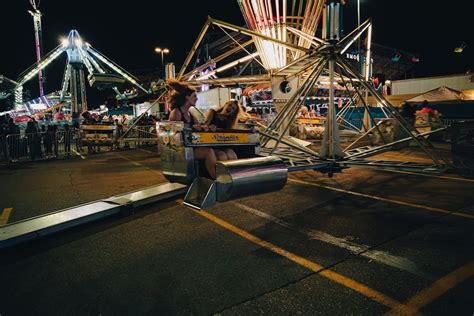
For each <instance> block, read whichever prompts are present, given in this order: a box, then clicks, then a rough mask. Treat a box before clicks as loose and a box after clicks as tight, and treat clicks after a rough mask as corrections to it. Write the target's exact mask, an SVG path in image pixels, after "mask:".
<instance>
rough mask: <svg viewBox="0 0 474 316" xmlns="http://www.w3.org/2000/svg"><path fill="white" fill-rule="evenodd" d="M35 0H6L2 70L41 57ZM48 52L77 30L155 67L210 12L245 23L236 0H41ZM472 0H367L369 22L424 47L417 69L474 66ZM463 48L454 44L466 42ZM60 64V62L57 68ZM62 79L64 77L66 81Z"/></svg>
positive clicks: (385, 39) (348, 14) (407, 44)
mask: <svg viewBox="0 0 474 316" xmlns="http://www.w3.org/2000/svg"><path fill="white" fill-rule="evenodd" d="M346 2H347V4H346V6H345V7H344V13H345V21H344V22H345V23H344V29H345V31H346V33H348V32H349V31H350V30H351V29H352V28H353V27H354V26H356V23H357V10H356V4H357V1H356V0H347V1H346ZM28 9H30V4H29V1H28V0H2V1H0V35H1V37H0V38H1V47H0V48H1V49H0V56H1V58H0V74H3V75H5V76H7V77H10V78H12V79H16V78H17V76H18V75H19V74H20V73H21V72H22V71H23V70H25V69H26V68H27V67H28V66H30V65H31V64H32V63H34V61H35V51H34V33H33V22H32V18H31V16H30V15H29V14H28V13H27V10H28ZM40 9H41V11H42V12H43V19H42V22H43V41H44V52H45V53H46V52H48V51H50V50H52V49H53V48H54V47H56V46H57V45H58V44H59V38H60V37H62V36H63V37H64V36H67V34H68V32H69V30H71V29H77V30H78V31H79V33H80V34H81V35H82V37H83V38H84V39H85V40H86V41H87V42H89V43H91V44H92V46H94V47H95V48H96V49H98V50H99V51H101V52H102V53H103V54H105V55H106V56H108V57H109V58H111V59H112V60H114V61H115V62H117V63H118V64H119V65H121V66H123V67H124V68H125V69H127V70H129V71H135V70H143V69H153V68H156V67H158V66H159V64H160V62H161V57H160V56H158V55H157V54H156V53H154V51H153V49H154V47H155V46H161V47H167V48H169V49H170V50H171V54H169V55H168V56H165V59H166V60H165V61H174V62H175V63H176V64H177V65H179V64H181V63H182V62H183V61H184V58H185V56H186V54H187V51H188V50H189V49H190V48H191V47H192V45H193V43H194V41H195V39H196V37H197V35H198V33H199V31H200V30H201V28H202V26H203V24H204V22H205V20H206V18H207V16H208V15H210V16H212V17H214V18H216V19H219V20H223V21H227V22H229V23H233V24H236V25H243V23H244V20H243V18H242V16H241V13H240V10H239V7H238V4H237V1H236V0H220V1H217V0H202V1H192V0H186V1H178V0H167V1H164V0H154V1H150V0H133V1H130V0H128V1H127V0H120V1H119V0H117V1H109V0H78V1H67V0H41V3H40ZM471 15H472V14H471V13H470V9H469V7H468V1H467V0H465V1H452V2H451V3H448V4H447V5H446V4H443V5H440V3H439V2H438V1H426V0H411V1H408V0H397V1H393V0H392V1H387V0H361V18H362V21H363V20H365V19H367V18H369V17H371V18H372V19H373V26H374V38H373V41H374V42H375V43H378V44H382V45H385V46H389V47H393V48H396V49H401V50H406V51H410V52H415V53H418V54H419V56H420V58H421V62H420V63H419V64H418V65H417V66H416V69H415V75H416V76H436V75H444V74H457V73H463V72H464V71H466V69H467V68H470V67H472V66H473V64H472V61H473V59H474V35H473V34H474V32H473V31H472V27H471V24H472V22H469V21H470V20H471V19H472V18H471ZM462 41H464V42H466V43H467V45H468V46H467V48H466V49H465V51H464V52H463V53H462V54H455V53H454V52H453V49H454V47H455V46H456V45H458V44H459V43H460V42H462ZM59 64H61V65H60V66H55V68H56V69H59V70H58V71H56V72H55V73H53V74H52V73H51V71H48V70H47V71H48V72H49V74H48V79H49V80H48V81H49V82H48V84H49V85H50V89H48V90H56V87H51V85H53V81H55V80H60V78H61V76H62V70H63V67H64V64H63V63H59ZM53 69H54V68H53ZM58 85H59V83H58Z"/></svg>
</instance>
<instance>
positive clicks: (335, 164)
mask: <svg viewBox="0 0 474 316" xmlns="http://www.w3.org/2000/svg"><path fill="white" fill-rule="evenodd" d="M330 2H331V3H336V4H337V3H338V2H339V1H330ZM330 9H331V8H330V5H327V6H326V10H330ZM336 14H337V12H336V13H333V14H332V16H331V14H329V15H325V17H326V19H327V18H329V19H331V18H332V19H334V16H335V15H336ZM325 22H326V23H325V25H326V24H329V25H334V23H336V22H335V21H325ZM211 25H215V26H218V27H220V28H221V29H228V30H231V31H235V32H238V33H241V34H245V35H248V36H251V37H253V38H255V37H256V38H259V39H262V40H266V41H269V42H271V43H273V44H275V45H281V46H283V47H286V48H288V49H290V50H293V51H298V52H303V55H302V56H301V57H300V58H298V59H296V60H294V61H293V62H291V63H290V64H288V65H287V66H286V67H283V68H281V69H278V70H276V71H270V72H269V73H268V74H266V75H256V76H243V77H227V78H217V79H205V77H201V78H198V79H195V80H190V78H192V76H193V75H194V76H195V75H196V73H198V71H199V69H200V68H199V67H198V68H196V69H194V70H192V71H190V72H188V73H185V71H186V69H187V67H188V65H189V63H190V61H191V59H192V57H193V55H194V53H195V51H196V50H197V48H198V46H199V45H200V43H201V41H202V39H203V38H204V35H205V33H206V32H207V30H208V29H209V26H211ZM324 31H325V32H328V34H329V33H331V32H333V30H330V29H327V28H326V29H325V30H324ZM299 32H300V33H301V31H299ZM295 33H296V32H295ZM364 33H367V36H368V38H369V39H368V43H369V45H368V49H367V55H366V60H368V61H370V60H371V50H370V42H371V34H372V23H371V21H370V19H369V20H367V21H365V22H364V23H362V24H361V25H360V26H359V27H357V28H356V29H354V30H353V31H352V32H350V33H349V34H348V35H347V36H345V37H344V38H342V39H340V38H339V37H338V36H334V34H333V33H331V34H332V35H330V36H329V38H330V39H329V40H326V39H319V38H317V37H314V36H310V35H307V34H306V35H303V34H301V35H303V36H306V38H307V39H308V40H310V41H311V45H312V47H310V48H309V49H307V48H304V47H300V46H297V45H293V44H291V43H285V42H282V41H280V40H278V39H274V38H272V37H269V36H265V35H262V34H259V33H257V32H254V31H252V30H249V29H246V28H243V27H239V26H236V25H232V24H229V23H226V22H223V21H219V20H216V19H213V18H211V17H209V18H208V20H207V22H206V23H205V25H204V27H203V29H202V30H201V32H200V34H199V36H198V38H197V40H196V41H195V43H194V45H193V47H192V49H191V51H190V53H189V54H188V56H187V58H186V60H185V62H184V64H183V67H182V68H181V70H180V72H179V74H178V76H177V79H180V80H188V81H189V83H191V84H195V85H199V84H221V85H229V84H236V83H255V82H262V81H267V82H268V81H272V80H274V79H275V78H280V80H287V81H288V80H289V79H291V78H294V77H298V78H300V80H299V81H300V83H299V86H298V87H297V89H296V91H294V92H293V93H292V94H291V96H289V99H288V101H287V102H286V103H285V105H284V106H283V107H282V109H281V110H280V111H278V114H277V116H276V117H275V119H274V120H273V121H272V122H271V123H270V124H269V125H268V126H265V127H264V130H263V131H262V132H261V135H262V136H261V142H262V145H263V146H262V152H261V154H263V155H275V156H278V157H280V158H282V159H283V160H284V161H286V163H287V164H288V168H289V170H304V169H314V170H318V171H321V172H324V173H328V174H329V175H332V174H333V173H334V172H339V171H340V170H342V169H344V168H347V167H350V166H357V167H366V168H380V169H390V170H403V171H412V172H420V173H435V174H439V173H442V172H444V171H445V170H446V169H447V168H448V167H449V166H450V162H449V161H447V160H445V159H443V158H439V157H437V155H436V153H435V152H434V146H433V145H432V144H431V142H430V141H429V140H428V139H427V136H428V135H429V134H431V133H434V132H438V131H440V130H442V129H438V130H435V131H432V132H430V133H420V132H419V131H418V130H417V129H416V128H415V127H414V126H412V125H410V124H408V122H407V121H406V120H405V119H404V118H403V117H402V116H401V115H400V114H399V113H398V110H397V109H396V108H395V107H394V106H392V105H391V104H390V103H389V102H388V101H387V100H386V99H385V98H384V96H382V95H381V94H380V93H379V92H377V91H376V90H375V89H374V88H373V87H372V85H371V84H370V82H369V73H370V63H366V65H365V77H363V76H361V75H360V74H359V73H358V71H357V70H355V69H354V67H353V66H352V65H350V63H349V62H348V61H347V60H345V59H344V57H343V54H344V53H345V52H346V51H347V50H348V49H349V47H351V45H352V44H354V43H355V42H356V41H357V40H358V39H359V38H360V37H361V36H362V35H363V34H364ZM227 35H228V36H230V35H229V34H228V33H227ZM252 41H253V40H252ZM237 44H238V43H237ZM254 44H255V43H254ZM248 45H250V41H247V42H245V46H248ZM238 46H239V47H236V48H235V49H233V50H232V53H235V52H237V51H238V50H237V48H241V49H243V48H244V47H241V46H243V45H240V44H238ZM245 51H246V52H247V53H248V54H249V56H252V55H251V52H249V51H248V50H245ZM229 55H230V53H228V54H227V55H226V56H222V55H221V56H218V57H216V58H214V59H213V61H214V62H215V61H220V60H223V59H224V57H227V56H229ZM256 57H257V56H255V55H253V56H252V57H251V58H253V59H256ZM240 60H241V58H240ZM257 61H258V60H257ZM238 62H239V60H238V61H237V63H238ZM258 62H259V61H258ZM259 63H260V62H259ZM229 64H231V65H235V61H234V62H231V63H229ZM229 64H227V65H229ZM227 65H224V66H222V67H220V68H221V69H227V68H228V67H227ZM217 69H219V68H217ZM323 71H326V72H328V73H329V77H330V79H329V81H330V88H329V108H328V119H327V121H326V128H325V133H324V138H323V142H322V148H321V150H320V152H319V153H317V152H315V151H313V150H311V149H308V148H306V147H304V146H302V145H300V144H298V143H297V142H295V141H294V140H292V138H291V137H288V136H287V131H288V129H289V126H290V124H291V122H292V121H293V120H294V119H295V117H296V115H297V113H298V110H299V108H300V106H301V105H302V104H303V102H304V99H305V97H306V96H307V95H308V93H309V92H310V90H311V88H312V87H313V86H314V84H315V83H316V82H317V81H318V79H319V78H320V77H321V75H322V73H323ZM336 75H337V76H338V77H339V78H338V79H336ZM336 80H338V82H340V83H342V85H343V86H344V87H346V88H347V87H348V86H349V83H350V84H351V86H352V87H353V88H355V91H356V95H355V96H354V97H353V98H352V99H351V100H350V101H349V102H347V104H345V106H344V109H343V110H345V109H346V108H347V107H350V106H356V102H357V101H360V102H361V103H362V104H363V107H364V108H365V109H366V110H367V113H368V114H369V116H368V118H369V119H370V123H371V124H372V127H370V126H368V125H367V122H366V124H364V126H363V132H362V135H361V136H360V137H359V138H358V139H357V140H356V141H355V142H353V143H352V144H350V145H349V146H347V147H346V148H345V149H342V147H341V142H340V139H339V127H338V121H339V122H340V121H344V120H343V118H342V114H341V113H339V115H338V116H336V110H335V106H334V90H335V87H334V84H335V81H336ZM366 93H370V94H372V95H373V96H374V97H375V99H376V100H377V101H378V102H379V104H380V107H381V110H382V111H383V113H384V114H385V116H386V117H387V118H393V119H394V120H396V122H397V124H399V126H400V128H401V129H402V130H403V132H404V133H405V134H406V137H404V138H403V139H399V140H395V141H392V142H385V144H383V145H380V146H363V147H359V148H354V147H355V144H356V143H357V142H359V141H360V140H361V139H363V138H366V137H368V135H369V134H370V133H374V132H376V133H379V134H380V135H381V136H382V139H383V135H382V132H381V131H380V128H379V127H380V123H379V122H376V121H375V119H374V118H373V117H372V116H370V113H369V111H368V107H369V106H368V104H367V102H366V101H365V98H364V95H365V94H366ZM346 123H347V122H346ZM408 141H411V142H412V143H415V144H416V145H417V146H419V147H420V148H421V149H422V150H423V152H424V153H425V154H426V155H427V156H428V157H429V158H430V159H431V160H432V163H417V162H409V161H386V160H367V159H362V157H368V156H372V155H375V154H379V153H381V152H383V151H386V150H389V149H391V148H392V147H393V146H394V145H396V144H400V143H403V142H408ZM281 145H283V146H281Z"/></svg>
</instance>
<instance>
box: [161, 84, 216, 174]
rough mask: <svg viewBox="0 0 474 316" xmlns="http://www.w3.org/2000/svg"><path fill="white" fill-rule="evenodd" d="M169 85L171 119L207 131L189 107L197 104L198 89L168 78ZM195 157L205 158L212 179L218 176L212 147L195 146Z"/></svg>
mask: <svg viewBox="0 0 474 316" xmlns="http://www.w3.org/2000/svg"><path fill="white" fill-rule="evenodd" d="M167 86H168V90H169V97H168V102H169V103H170V104H171V112H170V116H169V120H170V121H182V122H185V123H188V124H189V125H190V126H191V127H192V128H193V129H196V130H203V131H207V130H208V127H207V126H206V125H201V124H200V122H199V120H198V119H197V118H196V117H194V116H193V115H192V114H191V112H189V108H190V107H192V106H195V105H196V101H197V94H196V89H194V88H193V87H191V86H189V85H187V84H185V83H182V82H179V81H176V80H168V82H167ZM194 158H195V159H203V160H204V164H205V166H206V170H207V172H208V173H209V176H210V177H211V178H212V179H215V178H216V161H217V159H216V154H215V152H214V150H213V149H212V148H210V147H196V148H194Z"/></svg>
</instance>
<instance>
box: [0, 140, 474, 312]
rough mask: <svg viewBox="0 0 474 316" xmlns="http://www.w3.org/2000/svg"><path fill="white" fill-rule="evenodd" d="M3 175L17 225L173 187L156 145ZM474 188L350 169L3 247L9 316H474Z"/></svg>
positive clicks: (0, 307)
mask: <svg viewBox="0 0 474 316" xmlns="http://www.w3.org/2000/svg"><path fill="white" fill-rule="evenodd" d="M386 155H392V156H398V155H400V154H397V153H387V154H386ZM0 179H1V180H0V194H1V197H2V198H1V205H0V210H1V208H3V210H4V213H3V215H5V214H6V213H5V209H10V211H9V216H8V223H11V222H14V221H18V220H21V219H25V218H28V217H31V216H37V215H41V214H45V213H48V212H52V211H56V210H59V209H62V208H66V207H71V206H74V205H78V204H83V203H87V202H91V201H95V200H98V199H103V198H107V197H110V196H113V195H116V194H118V193H125V192H130V191H134V190H138V189H139V188H142V187H148V186H152V185H156V184H158V183H163V182H165V181H166V180H165V178H164V177H163V176H162V175H161V173H160V171H159V158H158V157H157V154H156V152H155V151H154V148H148V149H145V150H138V151H123V152H111V153H104V154H100V155H94V156H89V157H86V159H81V158H79V157H78V158H75V159H70V160H60V161H59V160H58V161H51V162H42V163H29V164H23V165H17V166H14V167H13V169H12V167H11V166H9V167H1V168H0ZM472 192H474V181H473V180H469V179H464V178H461V177H459V176H457V175H455V174H444V175H441V176H422V175H416V174H411V173H395V172H385V171H376V170H366V169H357V168H350V169H346V170H344V171H343V172H342V173H341V174H336V175H335V176H334V177H332V178H329V177H327V176H326V175H322V174H320V173H317V172H314V171H304V172H303V171H302V172H295V173H291V174H290V179H289V181H288V184H287V185H286V186H285V188H284V189H282V190H281V191H278V192H273V193H267V194H260V195H255V196H252V197H246V198H242V199H238V200H234V201H229V202H226V203H218V204H216V205H214V206H213V207H211V208H209V209H206V210H204V211H196V210H194V209H191V208H188V207H186V206H184V205H183V204H182V198H183V197H180V198H178V199H169V200H166V201H162V202H159V203H154V204H151V205H147V206H144V207H141V208H138V209H136V210H135V211H134V212H131V213H126V214H125V213H124V214H119V215H115V216H112V217H110V218H106V219H102V220H100V221H97V222H94V223H91V224H87V225H85V226H80V227H76V228H74V229H71V230H67V231H64V232H61V233H58V234H54V235H51V236H48V237H45V238H41V239H37V240H35V241H32V242H28V243H25V244H21V245H18V246H16V247H14V248H10V249H6V250H3V251H2V252H1V253H0V267H1V269H2V272H1V273H0V284H1V285H2V286H1V291H0V314H1V315H64V314H68V315H84V314H88V315H121V314H133V315H148V314H153V315H183V314H184V315H209V314H222V315H257V314H258V315H261V314H265V315H295V314H301V315H347V314H351V315H368V314H386V313H389V314H405V315H407V314H417V313H419V314H426V315H446V314H452V315H472V313H473V311H474V300H473V299H472V293H474V278H473V275H474V229H473V228H474V223H473V222H474V207H473V206H472V205H474V203H473V202H474V201H473V199H474V196H473V195H472ZM3 215H2V216H3ZM4 218H5V216H4Z"/></svg>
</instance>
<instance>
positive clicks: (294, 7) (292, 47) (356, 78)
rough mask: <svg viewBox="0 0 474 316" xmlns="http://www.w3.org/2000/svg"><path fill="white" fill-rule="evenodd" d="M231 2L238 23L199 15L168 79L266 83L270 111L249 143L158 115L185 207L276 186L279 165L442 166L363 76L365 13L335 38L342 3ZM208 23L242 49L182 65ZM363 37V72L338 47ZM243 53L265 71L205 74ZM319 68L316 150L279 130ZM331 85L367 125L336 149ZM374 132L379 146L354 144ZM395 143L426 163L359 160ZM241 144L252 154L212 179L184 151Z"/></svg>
mask: <svg viewBox="0 0 474 316" xmlns="http://www.w3.org/2000/svg"><path fill="white" fill-rule="evenodd" d="M238 2H239V5H240V8H241V11H242V13H243V15H244V18H245V21H246V24H247V26H248V28H244V27H239V26H236V25H232V24H229V23H226V22H223V21H218V20H215V19H213V18H209V19H208V21H207V23H206V24H205V26H204V28H203V29H202V31H201V33H200V34H199V37H198V39H197V40H196V42H195V44H194V46H193V48H192V49H191V51H190V54H189V55H188V56H187V58H186V60H185V62H184V65H183V67H182V68H181V70H180V72H179V74H178V76H177V77H178V79H180V80H188V82H189V83H190V84H195V85H201V84H219V85H223V84H236V83H254V82H261V81H265V80H267V81H270V82H271V85H272V95H273V104H274V106H275V108H276V110H277V116H276V117H275V119H274V120H273V121H272V122H270V123H269V124H268V126H264V128H263V129H262V130H261V131H260V139H259V142H253V141H252V140H251V139H252V136H245V137H242V136H240V135H236V134H235V133H233V132H232V131H230V132H229V133H226V132H225V131H222V133H220V134H216V135H214V137H211V136H209V135H207V133H203V132H196V131H192V130H190V129H187V128H186V127H185V126H181V125H180V123H177V124H178V125H179V126H178V125H173V123H172V122H171V123H169V122H167V123H162V126H160V128H159V129H160V138H161V141H160V144H161V163H162V166H163V172H164V174H165V176H167V177H168V178H169V179H170V180H172V181H177V182H181V183H186V184H189V183H190V181H192V184H191V186H190V189H189V191H188V194H187V196H186V198H185V203H187V204H188V205H190V206H192V207H196V208H204V207H207V206H210V205H212V204H213V203H215V202H216V201H226V200H228V199H229V198H234V197H237V196H242V195H245V194H246V193H248V194H256V193H259V192H263V191H268V190H275V189H279V188H281V187H282V186H283V185H284V184H285V183H286V177H287V175H286V173H287V172H288V171H297V170H309V169H310V170H317V171H320V172H322V173H326V174H328V175H329V176H332V175H333V174H334V173H337V172H341V171H342V170H343V169H345V168H348V167H351V166H357V167H365V168H376V169H385V170H398V171H400V170H403V171H412V172H419V173H429V174H439V173H442V172H444V171H445V170H446V169H447V168H448V167H449V166H450V163H449V162H448V161H445V160H444V159H442V158H439V157H437V156H436V154H435V152H434V147H433V145H432V144H431V143H430V141H429V140H428V139H427V137H426V136H427V134H421V133H420V132H418V130H417V129H416V128H415V127H414V126H413V125H410V124H409V123H408V122H407V121H406V120H405V119H404V118H403V117H402V116H401V115H400V114H399V112H398V110H397V109H395V108H394V107H393V106H392V105H391V104H390V103H389V102H388V101H387V100H386V99H385V98H384V97H383V96H382V95H381V94H380V93H379V92H377V91H376V90H375V89H374V88H373V86H372V84H371V83H370V82H369V78H370V60H371V37H372V23H371V21H370V20H367V21H365V22H364V23H362V24H361V25H359V26H358V27H357V28H356V29H355V30H353V31H352V32H350V33H349V34H348V35H346V36H345V37H342V36H341V32H342V26H341V22H342V5H343V1H341V0H326V1H325V0H308V1H303V0H301V1H292V2H291V3H290V2H289V1H286V0H283V1H282V0H275V1H265V2H263V1H260V2H252V1H248V0H238ZM320 20H322V38H318V37H316V36H315V34H316V30H317V26H318V23H319V21H320ZM211 25H213V26H217V27H219V28H220V29H222V30H223V31H224V32H225V33H226V34H227V35H228V36H229V37H231V38H232V35H231V34H229V31H232V32H234V34H235V33H236V34H239V35H241V34H244V35H247V36H249V37H250V40H249V41H248V42H245V43H244V44H241V43H239V42H238V41H237V40H234V42H235V44H236V45H235V48H234V49H233V50H232V53H235V54H236V53H237V52H238V51H244V52H246V53H247V56H244V57H241V55H239V57H238V59H237V60H234V61H231V62H229V63H227V64H225V65H222V66H219V65H218V63H219V62H220V61H222V60H224V59H225V58H227V57H229V56H230V55H231V54H229V53H224V54H223V55H222V56H217V57H215V58H213V59H211V60H209V61H208V62H207V63H205V64H204V65H201V67H198V68H196V69H194V70H191V71H190V72H188V73H185V72H186V69H187V67H188V65H189V62H190V61H191V59H192V57H193V54H194V53H195V52H196V50H197V49H198V47H199V45H200V43H201V41H202V39H203V38H204V36H205V34H206V32H207V30H208V29H209V27H210V26H211ZM363 35H365V36H366V37H367V46H366V56H365V61H366V62H365V66H364V74H363V75H361V74H360V73H359V71H358V70H356V69H355V68H354V67H353V66H352V65H351V64H350V63H349V62H348V61H347V60H346V59H345V58H344V55H345V52H346V51H347V50H348V49H349V48H350V47H351V46H352V45H353V44H354V43H356V42H357V41H358V39H359V38H361V37H362V36H363ZM250 44H253V46H254V47H255V49H256V50H255V51H252V50H251V47H252V46H251V45H250ZM249 59H254V60H255V61H256V62H258V63H259V64H261V65H262V66H263V67H264V68H265V69H266V70H267V72H268V73H267V74H266V75H258V76H245V77H230V78H212V79H208V78H211V76H212V75H215V74H216V73H219V72H222V71H224V70H226V69H228V68H229V67H233V66H235V65H238V64H239V63H243V62H245V61H248V60H249ZM207 64H216V68H215V70H214V71H213V72H208V73H206V74H203V75H199V70H200V69H203V67H206V65H207ZM323 73H324V74H327V76H328V77H329V106H328V112H327V118H326V125H325V132H324V136H323V140H322V144H321V148H320V150H319V152H316V151H313V150H311V149H309V148H307V147H305V146H304V145H302V144H300V143H299V142H297V141H295V139H294V138H291V137H289V136H288V131H289V128H290V125H291V124H292V122H293V121H294V120H295V118H296V116H297V114H298V111H299V109H300V108H301V106H302V105H304V101H305V99H306V97H307V96H308V94H309V92H310V91H311V89H312V88H313V87H314V86H315V85H317V82H318V80H321V76H322V75H323ZM336 83H338V84H340V85H342V86H344V87H346V88H349V87H351V88H353V89H355V92H356V93H355V95H354V97H353V98H351V100H350V101H349V102H348V104H346V105H345V108H346V107H349V106H356V103H357V102H361V103H362V104H363V106H364V107H365V109H366V113H367V115H368V117H367V118H368V119H369V120H370V123H371V124H366V125H365V126H364V128H363V130H362V131H359V132H360V134H359V137H358V138H357V140H356V141H355V142H353V143H352V144H350V145H349V146H347V147H346V148H342V143H341V140H340V136H339V134H340V127H339V125H338V122H341V121H343V120H344V118H343V117H342V116H341V115H337V114H336V107H335V103H336V102H335V85H336ZM367 93H370V94H371V95H373V96H374V97H375V98H376V100H377V101H378V102H379V104H380V107H381V110H382V112H383V113H384V114H385V116H386V120H387V119H390V120H392V121H395V122H396V124H397V126H398V127H399V129H400V131H401V133H402V134H403V135H404V136H403V137H399V138H398V139H397V140H395V141H393V140H392V141H389V140H387V139H384V134H383V132H382V130H381V124H382V122H383V121H380V122H376V121H375V120H374V118H373V117H371V116H370V111H369V108H368V105H367V103H366V102H365V101H364V99H365V98H364V96H365V95H366V94H367ZM342 112H344V109H342V110H341V111H339V114H341V113H342ZM386 120H385V121H386ZM170 125H171V126H170ZM371 126H373V127H371ZM436 131H439V130H436ZM433 132H434V131H433ZM178 134H179V136H177V135H178ZM181 134H182V135H181ZM374 134H377V135H379V136H380V138H381V139H382V140H384V143H383V144H382V145H373V146H371V145H367V142H365V144H364V145H363V146H359V147H356V146H357V145H358V144H360V143H361V141H362V140H366V139H369V138H370V136H371V135H374ZM178 139H184V144H182V143H179V141H178ZM167 140H168V141H167ZM404 142H412V143H414V144H416V145H418V146H419V147H420V148H421V149H422V150H423V151H424V153H425V154H426V155H427V156H428V157H429V158H430V159H431V161H432V162H430V163H419V162H408V161H387V160H380V159H375V160H369V159H365V157H368V156H372V155H376V154H379V153H381V152H383V151H386V150H389V149H391V148H392V147H393V146H395V145H397V144H401V143H404ZM249 144H254V146H255V147H256V150H255V154H254V156H253V157H257V158H247V159H239V160H237V161H229V162H225V161H224V162H218V163H217V178H216V180H209V179H204V178H202V177H199V176H198V172H197V171H196V170H197V168H196V164H195V162H194V160H193V158H192V148H193V147H196V146H222V145H228V146H229V145H232V146H234V147H235V148H236V149H237V150H238V146H241V145H244V146H248V145H249Z"/></svg>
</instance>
